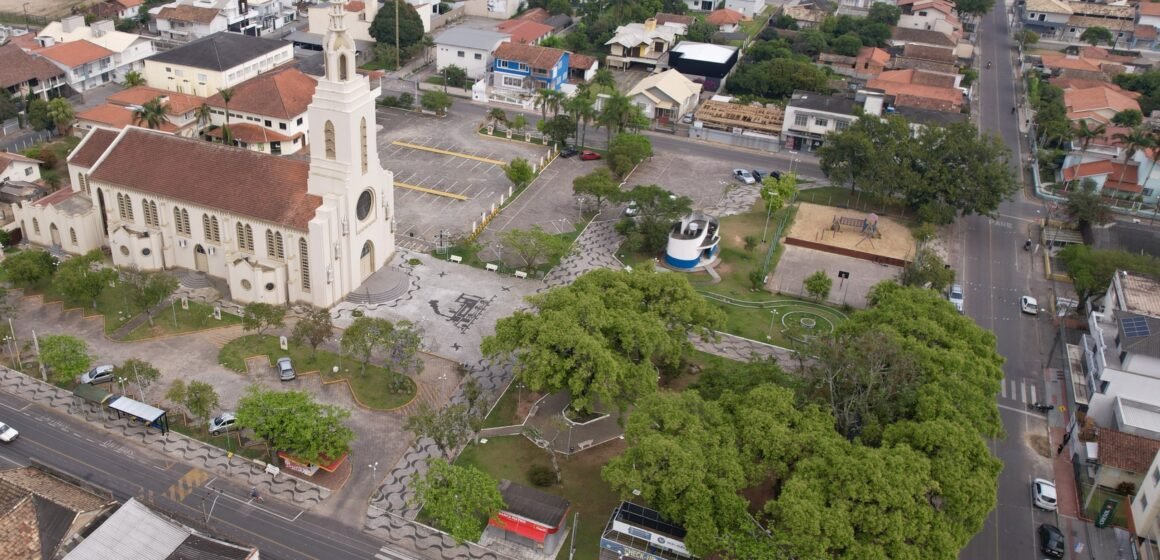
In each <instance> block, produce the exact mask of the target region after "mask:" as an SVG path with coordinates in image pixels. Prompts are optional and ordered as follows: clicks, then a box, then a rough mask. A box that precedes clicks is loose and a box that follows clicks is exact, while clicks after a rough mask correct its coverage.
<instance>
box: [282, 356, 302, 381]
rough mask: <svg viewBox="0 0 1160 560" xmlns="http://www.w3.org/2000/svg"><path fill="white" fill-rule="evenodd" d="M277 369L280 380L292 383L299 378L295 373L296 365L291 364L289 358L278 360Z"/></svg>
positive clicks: (284, 357)
mask: <svg viewBox="0 0 1160 560" xmlns="http://www.w3.org/2000/svg"><path fill="white" fill-rule="evenodd" d="M277 367H278V379H281V380H282V381H291V380H293V379H294V378H295V377H298V374H296V373H294V365H293V364H291V363H290V357H289V356H283V357H281V358H278V364H277Z"/></svg>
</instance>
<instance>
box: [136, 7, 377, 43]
mask: <svg viewBox="0 0 1160 560" xmlns="http://www.w3.org/2000/svg"><path fill="white" fill-rule="evenodd" d="M351 4H352V5H353V4H354V2H351ZM166 8H172V9H173V10H171V11H168V12H166V11H165V9H166ZM193 8H196V10H195V9H193ZM154 9H156V8H154ZM360 9H361V7H360ZM151 11H152V10H151ZM163 12H164V13H166V14H169V16H168V19H170V20H171V21H174V16H175V15H176V16H178V19H180V20H182V21H185V22H186V23H190V24H192V25H191V26H190V25H187V26H185V27H184V29H186V30H189V31H190V35H189V36H188V37H186V38H184V40H194V39H199V38H201V37H207V36H209V35H211V34H213V33H216V32H218V31H232V32H234V33H241V34H243V35H251V36H255V37H260V36H263V35H268V34H270V33H271V32H273V31H276V30H278V29H281V28H282V27H283V26H284V25H286V24H287V23H290V22H291V21H294V20H295V19H297V17H298V10H297V8H296V5H295V3H293V2H291V1H290V0H241V1H239V0H176V2H172V3H170V4H167V5H166V6H165V7H163V8H161V10H158V12H157V16H158V18H160V17H161V16H162V14H163ZM211 15H212V18H213V19H210V18H211ZM222 25H224V27H222ZM206 26H208V27H212V29H206ZM179 29H181V28H179ZM315 29H319V30H325V29H326V25H325V24H323V25H322V26H320V27H317V28H315ZM158 31H160V29H158ZM175 39H176V40H183V39H182V38H181V37H176V38H175Z"/></svg>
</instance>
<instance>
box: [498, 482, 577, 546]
mask: <svg viewBox="0 0 1160 560" xmlns="http://www.w3.org/2000/svg"><path fill="white" fill-rule="evenodd" d="M499 493H500V495H501V496H503V502H504V507H503V509H501V510H500V511H499V513H497V514H496V515H495V516H494V517H492V518H491V519H488V520H487V529H486V531H485V533H486V534H485V535H484V537H483V539H482V543H481V544H484V545H485V546H486V545H490V544H493V543H500V544H501V547H502V546H504V545H506V546H511V544H510V543H512V542H514V543H519V545H522V546H524V547H527V548H532V549H534V550H538V551H541V552H545V553H549V554H553V553H556V552H558V551H559V550H560V548H561V547H562V546H563V545H564V541H565V540H566V539H567V536H568V534H567V533H568V530H567V522H568V512H569V510H570V509H571V508H572V503H571V502H569V501H568V500H565V499H564V498H561V497H559V496H556V495H555V494H549V493H547V492H543V491H541V490H536V489H535V488H531V487H528V486H524V485H522V484H515V483H513V482H512V481H510V480H504V481H502V482H500V483H499ZM509 535H510V536H509Z"/></svg>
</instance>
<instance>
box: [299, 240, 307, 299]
mask: <svg viewBox="0 0 1160 560" xmlns="http://www.w3.org/2000/svg"><path fill="white" fill-rule="evenodd" d="M298 268H299V269H300V270H301V272H302V291H304V292H309V291H310V255H309V253H307V249H306V238H305V237H300V238H299V239H298Z"/></svg>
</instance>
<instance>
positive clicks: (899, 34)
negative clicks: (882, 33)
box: [890, 27, 956, 47]
mask: <svg viewBox="0 0 1160 560" xmlns="http://www.w3.org/2000/svg"><path fill="white" fill-rule="evenodd" d="M890 38H891V40H893V41H894V42H896V43H903V44H905V43H923V44H927V45H936V46H943V47H954V46H955V42H956V41H955V40H954V39H952V38H951V36H950V35H947V34H946V33H943V32H941V31H931V30H928V29H911V28H909V27H895V28H894V30H893V31H891V32H890Z"/></svg>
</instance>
